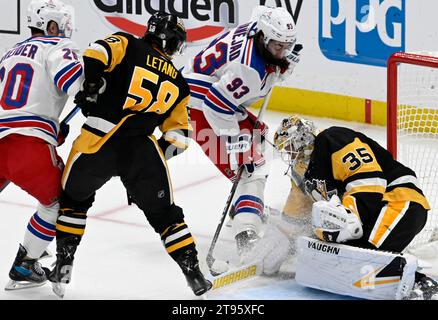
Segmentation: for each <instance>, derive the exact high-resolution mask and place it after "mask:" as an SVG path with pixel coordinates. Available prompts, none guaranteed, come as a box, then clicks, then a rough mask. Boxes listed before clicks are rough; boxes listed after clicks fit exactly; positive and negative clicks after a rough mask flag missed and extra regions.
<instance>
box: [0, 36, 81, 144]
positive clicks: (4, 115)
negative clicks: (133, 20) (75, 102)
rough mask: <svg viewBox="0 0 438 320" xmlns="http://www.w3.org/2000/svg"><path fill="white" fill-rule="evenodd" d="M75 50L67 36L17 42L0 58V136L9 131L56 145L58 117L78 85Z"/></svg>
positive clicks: (79, 68) (78, 57) (77, 52)
mask: <svg viewBox="0 0 438 320" xmlns="http://www.w3.org/2000/svg"><path fill="white" fill-rule="evenodd" d="M79 59H80V56H79V49H78V48H77V46H76V45H75V44H74V43H73V42H72V41H71V40H70V39H68V38H64V37H53V36H41V37H32V38H29V39H27V40H25V41H23V42H20V43H17V44H16V45H15V46H14V47H13V48H12V49H10V50H9V51H7V52H6V53H5V55H4V56H3V57H2V58H1V59H0V138H1V137H4V136H6V135H8V134H11V133H18V134H23V135H28V136H34V137H39V138H41V139H43V140H45V141H47V142H48V143H50V144H52V145H55V146H56V145H57V136H58V131H59V116H60V114H61V112H62V110H63V108H64V105H65V103H66V101H67V99H68V95H74V94H75V93H76V92H77V91H78V90H79V88H80V83H81V81H82V73H83V72H82V65H81V62H80V60H79Z"/></svg>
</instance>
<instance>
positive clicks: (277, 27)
mask: <svg viewBox="0 0 438 320" xmlns="http://www.w3.org/2000/svg"><path fill="white" fill-rule="evenodd" d="M256 16H257V15H256ZM257 30H258V31H261V32H263V42H264V44H265V47H266V48H267V47H268V44H269V42H270V41H271V40H274V41H278V42H283V43H288V44H289V47H290V48H289V49H290V50H292V48H293V46H294V44H295V43H296V41H297V32H296V28H295V22H294V20H293V18H292V16H291V14H290V13H289V12H288V11H287V10H286V9H285V8H283V7H278V8H268V9H265V10H264V11H261V14H258V21H257Z"/></svg>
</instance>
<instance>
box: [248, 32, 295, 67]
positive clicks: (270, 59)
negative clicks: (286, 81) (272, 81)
mask: <svg viewBox="0 0 438 320" xmlns="http://www.w3.org/2000/svg"><path fill="white" fill-rule="evenodd" d="M262 37H263V35H261V34H257V35H256V36H255V39H254V41H255V43H256V50H257V52H258V53H259V54H260V55H261V56H262V57H263V60H264V61H265V63H266V64H267V65H273V66H277V67H280V69H282V70H286V69H287V68H288V67H289V61H287V60H286V58H282V59H276V58H274V56H273V55H272V53H271V52H270V51H269V50H268V49H266V46H265V44H264V42H263V39H262Z"/></svg>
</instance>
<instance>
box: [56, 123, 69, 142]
mask: <svg viewBox="0 0 438 320" xmlns="http://www.w3.org/2000/svg"><path fill="white" fill-rule="evenodd" d="M69 132H70V126H69V125H68V124H67V123H64V122H61V124H60V126H59V132H58V147H59V146H62V145H63V143H64V142H65V139H66V138H67V136H68V133H69Z"/></svg>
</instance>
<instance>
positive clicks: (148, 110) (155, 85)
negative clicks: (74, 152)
mask: <svg viewBox="0 0 438 320" xmlns="http://www.w3.org/2000/svg"><path fill="white" fill-rule="evenodd" d="M84 63H85V75H86V79H89V78H91V77H93V76H94V77H95V74H101V73H102V74H103V75H102V76H103V78H104V79H105V80H106V89H105V91H104V92H103V93H102V94H100V95H99V97H98V99H97V105H95V106H93V107H92V108H90V114H89V116H88V118H87V120H86V122H85V124H84V125H83V127H82V132H81V135H80V136H79V138H78V139H77V140H76V141H75V147H76V148H77V149H78V150H79V151H80V152H83V153H94V152H96V151H98V150H99V149H100V147H101V146H102V145H103V144H104V143H105V142H106V141H107V140H108V139H109V138H110V137H111V136H112V135H114V134H116V133H117V135H124V136H134V135H145V136H149V135H152V134H153V132H154V130H155V128H156V127H159V129H160V130H161V132H162V133H163V137H162V138H163V139H164V140H166V141H167V142H168V143H170V144H172V145H174V146H176V147H177V148H181V149H185V148H187V146H188V144H189V135H190V132H191V131H192V128H191V126H190V123H189V116H188V109H187V105H188V101H189V98H190V92H189V86H188V84H187V82H186V81H185V79H184V78H183V77H182V75H181V73H180V72H179V71H178V70H177V69H176V68H175V66H174V65H173V64H172V61H171V60H170V59H169V57H168V56H167V55H166V54H165V53H163V52H161V51H160V49H159V48H158V47H156V46H155V45H154V44H152V43H150V42H148V41H145V40H144V39H140V38H136V37H134V36H132V35H130V34H127V33H124V32H118V33H115V34H113V35H111V36H109V37H107V38H105V39H103V40H97V41H96V42H95V43H93V44H91V45H90V47H89V48H88V49H87V50H86V51H85V52H84ZM96 66H97V67H96ZM95 70H98V71H95Z"/></svg>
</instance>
